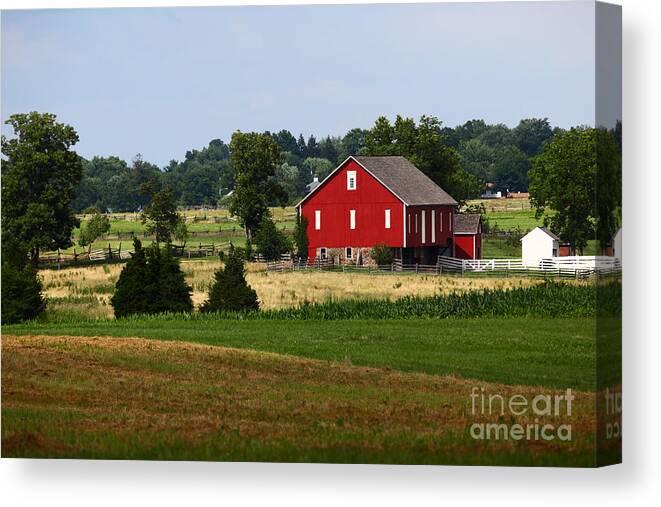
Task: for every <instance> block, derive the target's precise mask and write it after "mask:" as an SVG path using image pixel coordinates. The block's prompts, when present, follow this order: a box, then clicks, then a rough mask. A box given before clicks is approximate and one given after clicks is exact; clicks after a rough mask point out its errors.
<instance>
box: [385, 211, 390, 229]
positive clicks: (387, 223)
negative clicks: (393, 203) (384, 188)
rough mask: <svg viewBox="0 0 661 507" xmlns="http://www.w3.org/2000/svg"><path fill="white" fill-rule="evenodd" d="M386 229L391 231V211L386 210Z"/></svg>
mask: <svg viewBox="0 0 661 507" xmlns="http://www.w3.org/2000/svg"><path fill="white" fill-rule="evenodd" d="M386 229H390V210H389V209H387V210H386Z"/></svg>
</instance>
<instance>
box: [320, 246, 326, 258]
mask: <svg viewBox="0 0 661 507" xmlns="http://www.w3.org/2000/svg"><path fill="white" fill-rule="evenodd" d="M319 258H320V259H322V260H324V259H326V249H325V248H323V247H322V248H320V249H319Z"/></svg>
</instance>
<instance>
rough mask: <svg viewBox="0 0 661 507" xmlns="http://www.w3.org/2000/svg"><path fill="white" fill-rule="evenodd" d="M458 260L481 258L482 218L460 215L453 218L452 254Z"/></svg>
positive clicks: (470, 214) (465, 214) (472, 215)
mask: <svg viewBox="0 0 661 507" xmlns="http://www.w3.org/2000/svg"><path fill="white" fill-rule="evenodd" d="M453 257H456V258H458V259H481V258H482V217H481V216H480V215H479V214H472V213H461V214H457V215H455V216H454V253H453Z"/></svg>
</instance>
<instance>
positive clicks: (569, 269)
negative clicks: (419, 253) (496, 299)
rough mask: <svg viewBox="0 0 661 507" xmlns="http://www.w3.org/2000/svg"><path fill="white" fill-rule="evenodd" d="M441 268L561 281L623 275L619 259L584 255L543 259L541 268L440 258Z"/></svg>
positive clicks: (511, 262)
mask: <svg viewBox="0 0 661 507" xmlns="http://www.w3.org/2000/svg"><path fill="white" fill-rule="evenodd" d="M438 264H439V265H440V266H441V267H442V268H443V271H444V272H446V273H447V272H455V273H459V272H460V273H462V274H466V273H480V272H482V273H485V274H490V273H494V274H495V273H501V274H506V275H508V274H509V275H516V274H520V275H523V276H529V275H536V274H539V275H543V276H548V275H551V276H553V275H554V274H555V275H557V276H559V277H578V278H582V277H588V276H592V275H598V276H602V275H612V274H618V273H621V272H622V265H621V263H620V260H619V259H618V258H615V257H607V256H595V255H582V256H578V255H576V256H571V257H550V258H548V259H542V260H541V261H540V262H539V264H538V265H535V266H529V265H528V266H527V265H524V264H523V262H522V260H521V259H456V258H453V257H444V256H439V258H438Z"/></svg>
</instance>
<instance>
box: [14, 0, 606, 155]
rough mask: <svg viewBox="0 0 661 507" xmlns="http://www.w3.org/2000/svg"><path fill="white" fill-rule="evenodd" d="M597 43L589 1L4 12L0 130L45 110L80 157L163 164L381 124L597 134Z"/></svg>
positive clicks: (592, 6) (339, 133)
mask: <svg viewBox="0 0 661 507" xmlns="http://www.w3.org/2000/svg"><path fill="white" fill-rule="evenodd" d="M594 37H595V33H594V4H593V3H592V2H569V3H567V2H558V3H502V4H466V3H463V4H462V3H459V4H418V5H415V4H408V5H407V4H400V5H392V4H391V5H346V6H340V5H335V6H278V7H216V8H160V9H158V8H157V9H84V10H46V11H34V10H33V11H3V12H2V119H3V121H4V120H6V119H7V117H8V116H9V115H10V114H13V113H16V112H26V111H31V110H39V111H50V112H53V113H55V114H57V115H58V118H59V119H60V121H64V122H67V123H70V124H72V125H73V126H74V127H75V128H76V129H77V131H78V133H79V135H80V138H81V141H80V143H79V144H78V145H77V151H78V152H79V153H81V154H82V155H83V156H87V157H89V156H92V155H95V154H98V155H104V156H107V155H117V156H120V157H122V158H125V159H127V160H130V159H131V158H132V157H133V156H134V155H135V154H136V153H141V154H142V155H143V157H144V158H145V159H146V160H149V161H152V162H154V163H157V164H159V165H161V166H163V165H166V164H167V162H168V161H169V160H170V159H173V158H174V159H178V160H180V159H182V158H183V156H184V154H185V152H186V150H188V149H191V148H200V147H202V146H204V145H206V144H207V143H208V142H209V140H211V139H213V138H218V137H219V138H221V139H223V140H225V141H229V138H230V136H231V133H232V132H233V131H235V130H237V129H240V130H243V131H253V130H254V131H263V130H271V131H276V130H280V129H282V128H285V129H289V130H291V131H292V133H293V134H294V135H296V136H298V133H299V132H303V133H304V135H306V137H307V135H309V134H310V133H313V134H315V135H317V137H321V136H325V135H327V134H331V135H342V134H344V133H345V132H346V131H347V130H349V129H350V128H353V127H363V128H369V127H370V126H371V125H372V124H373V122H374V120H375V119H376V117H378V116H379V115H382V114H383V115H386V116H389V117H391V118H393V117H394V116H395V115H396V114H398V113H399V114H403V115H406V116H413V117H416V118H417V117H419V116H420V115H422V114H430V115H435V116H438V117H439V118H440V119H441V120H442V121H443V122H444V124H445V125H449V126H454V125H456V124H458V123H463V122H465V121H466V120H469V119H472V118H484V119H485V120H486V121H488V122H493V123H498V122H502V123H506V124H508V125H510V126H514V125H516V123H518V120H519V119H521V118H524V117H532V116H535V117H549V119H550V120H551V122H552V124H554V125H559V126H562V127H568V126H571V125H578V124H593V123H594V117H595V108H594V82H595V81H594V65H595V63H594V59H595V58H594V51H595V47H594ZM3 133H5V134H8V131H7V127H4V126H3Z"/></svg>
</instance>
